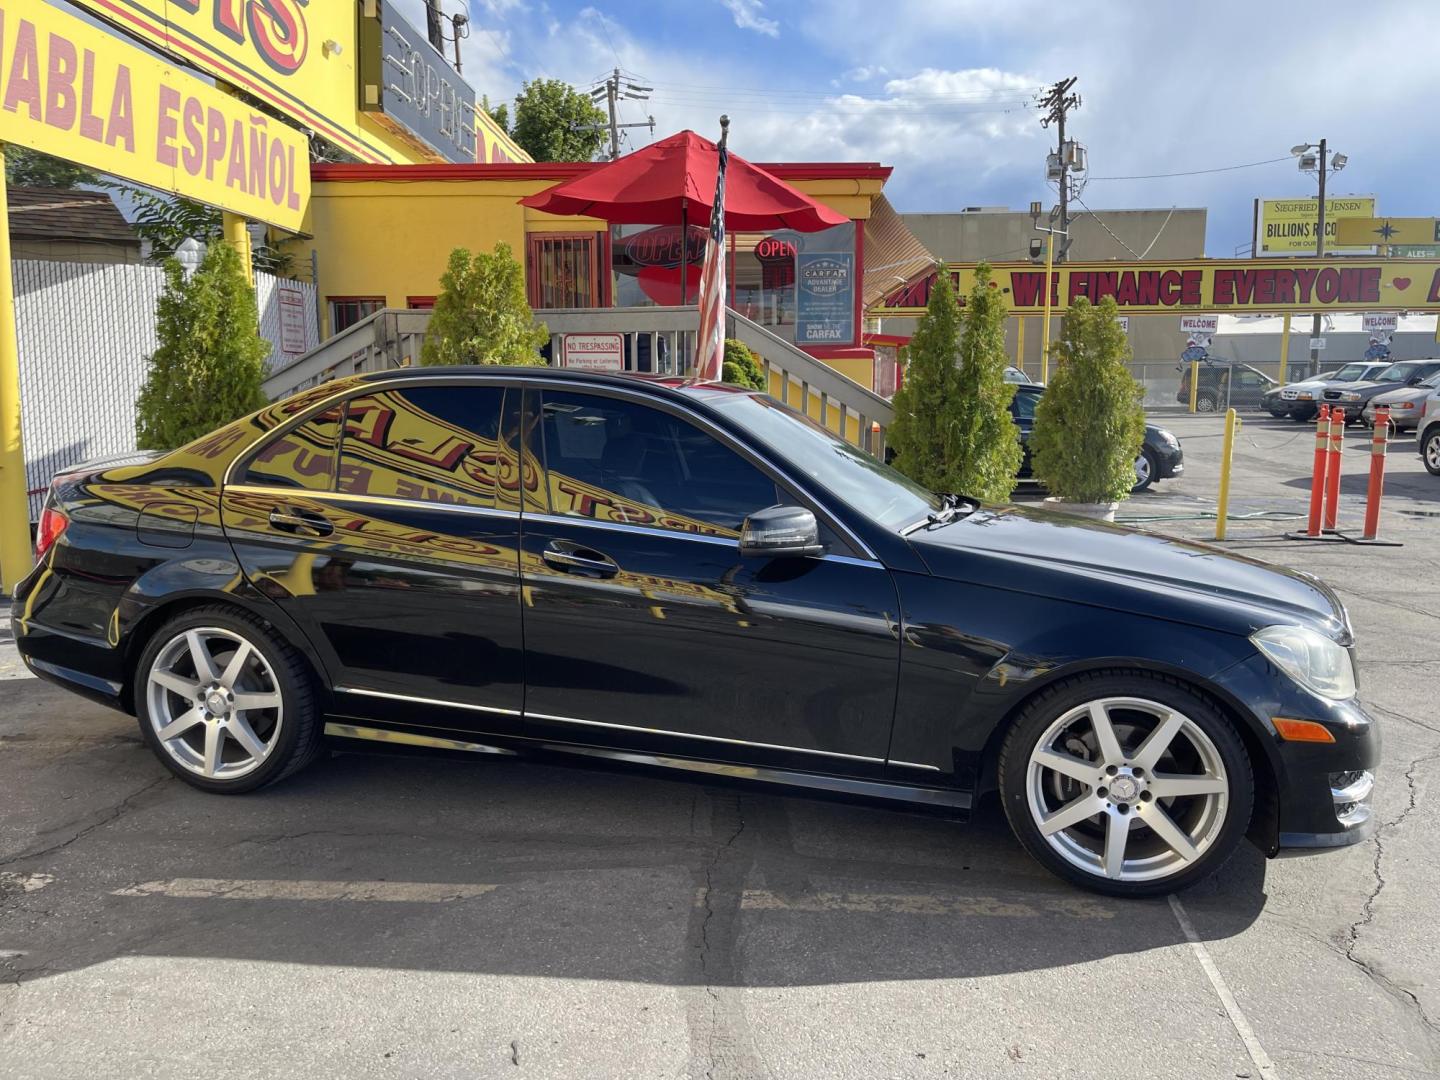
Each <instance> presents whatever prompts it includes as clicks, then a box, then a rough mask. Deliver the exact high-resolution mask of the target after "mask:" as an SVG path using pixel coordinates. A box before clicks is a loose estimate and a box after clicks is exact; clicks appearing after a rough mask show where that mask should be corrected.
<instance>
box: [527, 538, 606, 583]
mask: <svg viewBox="0 0 1440 1080" xmlns="http://www.w3.org/2000/svg"><path fill="white" fill-rule="evenodd" d="M581 550H585V549H583V548H582V549H581ZM540 557H541V558H542V559H544V560H545V562H546V563H548V564H549V565H550V566H553V567H555V568H556V569H557V570H583V571H587V572H588V573H591V574H595V575H597V576H599V577H614V576H615V575H616V574H618V573H619V572H620V567H619V566H618V565H617V564H616V562H615V560H614V559H612V558H610V557H609V556H608V555H602V554H601V553H600V552H598V551H596V552H592V553H591V554H590V555H577V554H576V553H575V552H574V551H568V550H566V549H565V548H563V547H557V546H556V545H554V544H551V545H549V546H548V547H546V548H545V550H544V551H542V552H541V553H540Z"/></svg>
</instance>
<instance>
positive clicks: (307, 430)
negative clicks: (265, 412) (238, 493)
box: [242, 405, 342, 491]
mask: <svg viewBox="0 0 1440 1080" xmlns="http://www.w3.org/2000/svg"><path fill="white" fill-rule="evenodd" d="M341 409H342V406H339V405H336V406H334V407H333V408H329V409H326V410H325V411H324V412H322V413H319V414H317V415H316V416H313V417H311V418H310V419H309V420H307V421H305V423H303V424H301V425H300V426H299V427H296V428H292V429H291V430H289V431H287V432H285V434H283V435H281V436H280V437H278V438H275V439H272V440H270V442H268V443H266V444H265V445H264V446H263V447H261V448H260V449H259V451H257V452H256V454H255V456H254V457H252V458H251V459H250V463H249V465H248V466H247V467H246V469H245V476H244V479H243V480H242V483H246V484H255V485H258V486H260V487H284V488H299V489H302V490H305V491H330V490H332V487H333V484H334V480H335V458H336V448H337V446H338V444H339V441H340V414H341Z"/></svg>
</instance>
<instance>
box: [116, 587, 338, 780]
mask: <svg viewBox="0 0 1440 1080" xmlns="http://www.w3.org/2000/svg"><path fill="white" fill-rule="evenodd" d="M135 707H136V710H135V711H136V713H137V715H138V718H139V721H140V730H141V733H142V735H143V736H144V738H145V741H146V742H147V743H148V744H149V745H150V748H151V749H152V750H153V751H154V752H155V755H156V756H157V757H159V759H160V760H161V762H162V763H164V765H165V766H166V767H167V768H168V769H169V770H170V771H171V772H173V773H174V774H175V775H176V776H178V777H179V778H180V779H182V780H184V781H185V782H186V783H188V784H191V785H193V786H194V787H197V788H200V789H201V790H203V791H212V792H218V793H222V794H238V793H240V792H245V791H253V790H254V789H255V788H258V787H260V786H262V785H263V784H268V783H270V782H271V781H274V780H278V779H280V778H281V777H282V776H286V775H288V774H289V773H292V772H294V771H295V770H297V769H299V768H301V767H303V766H304V765H306V764H308V763H309V762H310V761H311V760H312V759H313V758H314V757H315V755H316V753H317V752H318V749H319V745H320V738H319V711H318V707H317V704H316V701H315V693H314V687H313V685H312V681H311V677H310V674H309V671H308V669H307V668H306V665H305V662H304V660H303V659H302V658H301V656H300V654H299V653H298V652H296V651H295V650H294V649H293V648H291V647H290V645H289V644H287V643H286V642H285V641H283V640H281V639H280V638H279V637H278V636H277V635H276V634H275V633H274V632H273V631H272V630H270V629H269V628H268V627H267V626H266V625H265V624H264V623H262V622H261V621H260V620H258V619H256V618H254V617H252V616H250V615H247V614H245V613H243V612H240V611H237V610H234V609H231V608H227V607H204V608H197V609H195V610H193V611H189V612H186V613H185V614H183V615H181V616H179V617H178V618H176V619H173V620H171V621H170V622H169V623H167V624H166V625H165V626H163V627H161V628H160V630H159V631H158V632H157V633H156V634H155V636H154V637H153V638H152V639H151V640H150V643H149V645H148V646H147V647H146V648H145V651H144V653H143V654H142V655H141V657H140V663H139V665H138V666H137V669H136V686H135Z"/></svg>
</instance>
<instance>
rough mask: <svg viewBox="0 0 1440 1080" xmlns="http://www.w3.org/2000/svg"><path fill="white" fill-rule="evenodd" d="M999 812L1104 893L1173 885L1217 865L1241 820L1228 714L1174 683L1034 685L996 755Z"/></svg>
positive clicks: (1240, 783) (1246, 783)
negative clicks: (1037, 688)
mask: <svg viewBox="0 0 1440 1080" xmlns="http://www.w3.org/2000/svg"><path fill="white" fill-rule="evenodd" d="M999 769H1000V777H999V779H1000V791H1001V796H1002V798H1003V800H1004V805H1005V813H1006V816H1007V817H1008V818H1009V821H1010V826H1011V828H1012V829H1013V830H1014V831H1015V835H1016V837H1017V838H1018V839H1019V840H1020V843H1021V844H1022V845H1024V847H1025V849H1026V850H1027V851H1028V852H1029V853H1030V854H1031V855H1032V856H1034V858H1035V859H1036V860H1037V861H1039V862H1040V863H1041V864H1042V865H1044V866H1045V867H1047V868H1048V869H1049V870H1051V871H1052V872H1053V873H1055V874H1057V875H1058V876H1060V877H1062V878H1065V879H1067V880H1069V881H1071V882H1073V883H1075V884H1077V885H1081V886H1084V887H1085V888H1088V889H1092V890H1094V891H1097V892H1103V893H1108V894H1110V895H1113V896H1126V897H1141V896H1156V895H1161V894H1164V893H1170V892H1174V891H1176V890H1178V889H1183V888H1185V887H1187V886H1189V885H1192V884H1194V883H1195V882H1196V881H1199V880H1200V879H1201V878H1204V877H1206V876H1208V875H1209V874H1211V873H1213V872H1214V871H1215V870H1216V869H1218V868H1219V867H1220V866H1221V864H1223V863H1224V862H1225V860H1226V859H1227V858H1229V857H1230V855H1231V854H1232V853H1233V852H1234V850H1235V847H1236V845H1237V844H1238V843H1239V842H1240V839H1241V838H1242V837H1243V836H1244V834H1245V831H1246V829H1247V828H1248V827H1249V824H1250V814H1251V811H1252V809H1253V807H1254V800H1255V792H1254V780H1253V775H1252V772H1251V767H1250V759H1249V755H1248V754H1247V753H1246V751H1245V746H1244V744H1243V743H1242V742H1241V741H1240V737H1239V735H1238V734H1237V733H1236V731H1235V729H1234V728H1233V727H1232V726H1231V724H1230V722H1229V721H1228V720H1227V719H1226V718H1225V717H1224V716H1223V715H1221V713H1220V712H1219V711H1218V710H1216V709H1215V707H1214V706H1212V705H1211V704H1209V703H1208V702H1206V701H1205V700H1204V699H1202V698H1200V697H1199V696H1197V695H1196V694H1194V693H1192V692H1191V691H1189V690H1188V689H1186V688H1185V687H1184V686H1183V685H1181V684H1180V683H1178V682H1176V681H1173V680H1171V679H1167V678H1164V677H1159V676H1152V675H1142V674H1133V675H1132V674H1099V675H1084V676H1078V677H1076V678H1073V679H1069V680H1065V681H1063V682H1061V683H1058V684H1056V685H1055V686H1054V687H1051V688H1050V689H1048V690H1046V691H1045V692H1043V693H1042V694H1041V695H1040V696H1039V697H1037V698H1036V699H1035V700H1034V701H1033V702H1031V703H1030V705H1029V706H1028V707H1026V708H1025V709H1024V711H1023V712H1022V713H1021V714H1020V716H1019V717H1018V718H1017V720H1016V722H1015V724H1014V726H1013V727H1012V728H1011V730H1010V733H1009V735H1008V736H1007V737H1006V740H1005V745H1004V748H1003V749H1002V751H1001V755H1000V765H999Z"/></svg>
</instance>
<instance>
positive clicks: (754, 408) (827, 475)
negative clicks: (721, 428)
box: [707, 394, 944, 531]
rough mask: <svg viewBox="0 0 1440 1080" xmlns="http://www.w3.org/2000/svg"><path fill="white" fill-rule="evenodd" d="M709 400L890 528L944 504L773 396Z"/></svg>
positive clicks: (799, 469)
mask: <svg viewBox="0 0 1440 1080" xmlns="http://www.w3.org/2000/svg"><path fill="white" fill-rule="evenodd" d="M707 404H710V405H713V406H714V407H715V408H717V409H720V410H721V411H723V412H725V413H726V414H727V415H729V416H730V417H731V419H733V420H734V421H735V422H736V423H737V424H739V425H740V426H741V427H743V428H744V429H745V430H746V431H748V432H749V433H750V434H751V435H753V436H754V437H755V438H756V439H758V440H759V441H760V442H762V443H764V444H765V445H766V446H768V447H770V448H771V449H773V450H774V451H775V453H776V454H777V456H779V457H780V459H781V461H782V462H783V463H784V464H786V465H789V466H790V467H791V468H792V469H793V470H794V471H796V472H798V473H801V474H803V475H804V476H805V478H806V479H809V480H812V481H814V482H815V483H816V484H818V485H819V486H820V487H823V488H824V489H825V490H826V491H828V492H830V493H831V494H832V495H834V496H836V497H837V498H840V499H843V500H844V501H845V502H846V503H848V504H849V505H850V506H852V507H854V508H855V509H856V510H858V511H859V512H860V513H862V514H864V515H865V516H866V517H869V518H871V519H872V520H874V521H876V522H878V523H879V524H881V525H883V526H885V527H886V528H887V529H894V530H896V531H899V530H900V529H901V528H903V527H904V526H906V525H911V524H914V523H915V522H916V521H919V520H921V519H923V518H924V517H925V516H926V515H927V514H930V513H933V512H935V511H938V510H940V509H941V508H942V507H943V505H944V504H943V502H942V501H941V499H940V497H939V496H937V495H936V494H935V493H934V492H932V491H929V490H927V489H926V488H923V487H921V486H920V485H919V484H917V483H915V481H913V480H911V479H910V478H909V477H906V476H902V475H901V474H900V473H898V472H896V471H895V470H894V469H892V468H891V467H890V466H889V465H884V464H882V463H881V462H879V461H877V460H876V459H875V458H873V457H871V456H870V455H869V454H867V453H866V452H865V451H864V450H861V449H860V448H859V447H857V446H851V445H850V444H849V443H847V442H845V441H844V440H842V439H840V438H838V437H836V436H835V435H834V434H832V433H831V432H829V431H826V430H825V429H824V428H823V427H821V426H820V425H819V424H816V423H814V422H813V421H810V420H808V419H806V418H805V417H802V416H800V415H799V414H798V413H796V412H793V411H791V410H790V409H788V408H786V407H785V406H783V405H781V404H780V403H779V402H777V401H774V400H772V399H771V398H767V397H757V396H752V395H749V394H726V395H724V396H723V398H722V397H720V396H717V397H714V398H711V399H710V400H709V401H708V402H707Z"/></svg>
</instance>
